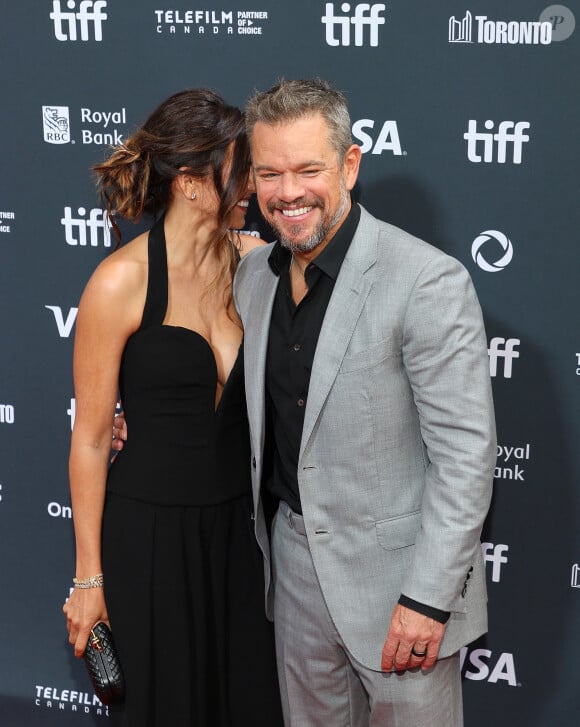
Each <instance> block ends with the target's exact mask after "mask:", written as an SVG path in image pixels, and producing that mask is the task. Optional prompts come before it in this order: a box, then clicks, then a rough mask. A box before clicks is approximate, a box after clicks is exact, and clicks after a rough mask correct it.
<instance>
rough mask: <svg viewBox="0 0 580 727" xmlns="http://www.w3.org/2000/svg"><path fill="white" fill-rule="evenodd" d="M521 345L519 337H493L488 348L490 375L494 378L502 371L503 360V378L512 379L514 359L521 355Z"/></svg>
mask: <svg viewBox="0 0 580 727" xmlns="http://www.w3.org/2000/svg"><path fill="white" fill-rule="evenodd" d="M519 345H520V339H519V338H499V337H497V338H492V339H491V341H490V342H489V348H488V350H487V352H488V354H489V375H490V376H491V377H492V378H495V377H496V376H498V374H499V371H500V365H499V362H500V361H503V378H504V379H511V377H512V371H513V361H514V359H516V358H519V357H520V353H519V351H517V350H516V349H517V347H518V346H519Z"/></svg>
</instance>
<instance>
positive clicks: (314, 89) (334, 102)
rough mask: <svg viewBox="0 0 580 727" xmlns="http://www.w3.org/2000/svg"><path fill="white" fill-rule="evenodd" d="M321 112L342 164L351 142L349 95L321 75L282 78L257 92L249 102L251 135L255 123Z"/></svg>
mask: <svg viewBox="0 0 580 727" xmlns="http://www.w3.org/2000/svg"><path fill="white" fill-rule="evenodd" d="M314 114H321V115H322V117H323V118H324V120H325V121H326V123H327V124H328V129H329V141H330V144H331V146H332V147H333V148H334V149H335V150H336V153H337V154H338V159H339V162H340V163H341V164H342V162H343V161H344V156H345V154H346V151H347V149H348V148H349V147H350V146H351V145H352V143H353V142H352V135H351V129H350V115H349V113H348V107H347V103H346V98H345V96H344V94H342V93H341V92H340V91H338V90H337V89H335V88H333V86H331V85H330V83H328V82H327V81H323V80H322V79H320V78H313V79H309V80H294V81H286V80H284V79H281V80H280V81H279V82H278V83H277V84H276V85H275V86H273V87H272V88H270V89H269V90H268V91H263V92H261V93H255V94H254V95H253V96H252V98H250V100H249V101H248V103H247V106H246V130H247V133H248V138H249V139H250V142H251V139H252V132H253V130H254V126H255V124H257V123H258V122H261V123H263V124H267V125H268V126H275V125H276V124H285V123H287V122H291V121H296V120H297V119H301V118H304V117H305V116H313V115H314Z"/></svg>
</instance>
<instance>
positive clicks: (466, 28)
mask: <svg viewBox="0 0 580 727" xmlns="http://www.w3.org/2000/svg"><path fill="white" fill-rule="evenodd" d="M472 22H473V18H472V17H471V13H470V12H469V10H468V11H467V12H466V13H465V17H464V18H463V19H462V20H456V19H455V15H452V16H451V17H450V18H449V42H450V43H471V25H472Z"/></svg>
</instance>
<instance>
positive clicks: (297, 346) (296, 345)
mask: <svg viewBox="0 0 580 727" xmlns="http://www.w3.org/2000/svg"><path fill="white" fill-rule="evenodd" d="M292 348H293V349H294V350H295V351H300V344H299V343H295V344H294V345H293V346H292Z"/></svg>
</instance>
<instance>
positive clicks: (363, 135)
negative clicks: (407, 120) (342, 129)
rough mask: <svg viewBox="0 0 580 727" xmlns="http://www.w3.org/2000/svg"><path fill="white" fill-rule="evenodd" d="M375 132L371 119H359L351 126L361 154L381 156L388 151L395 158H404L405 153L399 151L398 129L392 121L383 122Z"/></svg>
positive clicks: (401, 150)
mask: <svg viewBox="0 0 580 727" xmlns="http://www.w3.org/2000/svg"><path fill="white" fill-rule="evenodd" d="M377 128H378V131H376V132H375V122H374V120H373V119H359V120H358V121H355V122H354V123H353V125H352V135H353V136H354V138H355V139H356V140H357V141H358V142H359V144H360V148H361V151H362V153H363V154H366V153H367V152H369V151H370V152H371V154H382V153H383V152H384V151H388V152H390V153H391V154H394V155H395V156H405V155H406V154H407V152H406V151H403V149H401V139H400V137H399V128H398V126H397V122H396V121H394V120H388V121H385V122H384V123H383V124H382V125H380V128H379V127H377Z"/></svg>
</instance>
